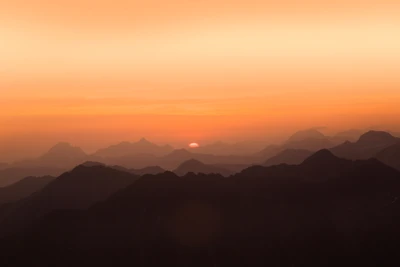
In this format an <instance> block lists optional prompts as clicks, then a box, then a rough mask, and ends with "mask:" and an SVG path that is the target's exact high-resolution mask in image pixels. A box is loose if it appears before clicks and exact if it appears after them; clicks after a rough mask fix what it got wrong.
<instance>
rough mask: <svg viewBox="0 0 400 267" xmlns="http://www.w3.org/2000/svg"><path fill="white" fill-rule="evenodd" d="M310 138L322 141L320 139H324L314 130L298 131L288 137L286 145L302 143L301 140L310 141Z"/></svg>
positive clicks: (322, 135) (323, 136)
mask: <svg viewBox="0 0 400 267" xmlns="http://www.w3.org/2000/svg"><path fill="white" fill-rule="evenodd" d="M310 138H315V139H322V138H325V135H324V134H322V133H321V132H319V131H318V130H316V129H308V130H302V131H298V132H296V133H294V134H293V135H292V136H290V137H289V139H288V140H287V142H288V143H290V142H297V141H302V140H305V139H310Z"/></svg>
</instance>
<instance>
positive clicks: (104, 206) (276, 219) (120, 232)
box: [2, 150, 400, 266]
mask: <svg viewBox="0 0 400 267" xmlns="http://www.w3.org/2000/svg"><path fill="white" fill-rule="evenodd" d="M399 197H400V172H398V171H396V170H394V169H393V168H390V167H388V166H386V165H384V164H382V163H381V162H379V161H377V160H361V161H351V160H344V159H340V158H337V157H336V156H334V155H333V154H332V153H330V152H329V151H328V150H322V151H318V152H316V153H314V154H313V155H312V156H310V157H309V158H308V159H306V160H305V161H304V162H303V163H302V164H300V165H279V166H272V167H262V166H253V167H250V168H248V169H246V170H244V171H242V172H241V173H239V174H237V175H235V176H232V177H230V178H224V177H221V176H219V175H194V174H190V175H186V176H185V177H178V176H177V175H175V174H173V173H171V172H165V173H162V174H159V175H145V176H143V177H141V178H139V179H138V180H137V181H136V182H135V183H132V184H131V185H129V186H127V187H126V188H124V189H121V190H120V191H118V192H116V193H115V194H113V195H112V196H111V197H110V198H108V199H107V200H105V201H102V202H99V203H97V204H96V205H94V206H92V207H91V208H90V209H89V210H87V211H82V212H80V213H77V212H70V211H68V212H66V211H65V212H57V213H53V214H49V216H48V217H46V218H44V219H43V220H42V221H41V222H40V223H39V224H37V225H35V226H34V227H33V228H32V229H29V231H27V232H24V233H23V234H22V235H21V236H19V237H17V236H14V237H12V238H10V239H7V240H5V241H4V242H5V243H4V246H3V247H2V254H3V255H25V256H27V255H28V256H29V257H3V258H4V259H6V260H20V261H23V260H24V259H25V258H27V260H29V261H32V259H34V260H41V262H42V263H43V262H49V263H51V262H54V260H60V259H62V260H61V261H63V260H64V259H65V260H66V261H67V264H66V265H70V264H71V263H73V262H77V263H78V264H81V265H85V264H87V263H91V264H101V263H102V264H105V263H109V264H112V263H113V262H114V263H115V262H116V261H118V262H122V263H124V265H128V264H129V265H136V266H158V265H166V264H172V265H174V266H213V265H214V266H215V265H217V266H234V265H238V264H239V265H242V263H243V264H244V265H249V264H250V265H252V264H258V265H262V266H339V265H340V264H343V262H346V264H351V265H352V266H357V265H358V266H360V265H363V266H386V265H389V263H390V265H391V266H396V265H398V264H399V259H398V239H399V238H400V231H399V228H398V225H399V223H400V204H399V201H398V199H399ZM3 248H4V249H3ZM40 251H46V252H47V253H46V256H43V253H39V252H40ZM9 253H10V254H9ZM327 259H329V262H327Z"/></svg>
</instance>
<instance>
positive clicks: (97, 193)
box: [0, 165, 137, 233]
mask: <svg viewBox="0 0 400 267" xmlns="http://www.w3.org/2000/svg"><path fill="white" fill-rule="evenodd" d="M135 179H137V176H135V175H132V174H130V173H127V172H122V171H118V170H115V169H112V168H109V167H105V166H94V167H85V166H82V165H80V166H78V167H76V168H74V169H73V170H72V171H70V172H66V173H64V174H62V175H61V176H59V177H58V178H56V179H55V180H54V181H52V182H51V183H49V184H48V185H47V186H45V187H44V188H43V189H42V190H41V191H39V192H37V193H36V194H33V195H32V196H30V197H28V198H26V199H23V200H21V201H19V202H17V203H16V204H15V205H14V206H13V207H12V209H11V210H10V211H9V212H8V215H7V217H6V218H5V219H4V220H3V221H1V222H0V233H4V232H5V231H13V230H17V229H19V228H21V227H25V226H26V225H29V224H31V223H33V222H34V221H35V220H37V219H38V218H40V217H41V216H43V215H45V214H47V213H49V212H51V211H53V210H59V209H61V210H62V209H87V208H88V207H90V206H91V205H93V204H94V203H96V202H98V201H102V200H105V199H106V198H107V197H109V196H110V195H111V194H113V193H115V192H116V191H117V190H119V189H121V188H124V187H126V186H127V185H129V184H131V183H133V182H134V181H135Z"/></svg>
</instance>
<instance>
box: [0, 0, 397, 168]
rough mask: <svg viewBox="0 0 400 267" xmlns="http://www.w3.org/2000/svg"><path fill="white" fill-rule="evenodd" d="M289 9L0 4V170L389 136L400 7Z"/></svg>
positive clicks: (291, 5)
mask: <svg viewBox="0 0 400 267" xmlns="http://www.w3.org/2000/svg"><path fill="white" fill-rule="evenodd" d="M299 2H300V1H294V0H284V1H268V0H263V1H254V0H246V1H237V0H229V1H228V0H212V1H211V0H202V1H183V0H169V1H160V0H146V1H143V0H141V1H136V0H133V1H132V0H130V1H128V0H113V1H101V0H96V1H94V0H79V1H78V0H58V1H53V0H13V1H2V0H0V107H1V112H0V161H1V160H8V161H9V160H14V159H17V158H21V157H22V156H28V155H36V154H38V153H40V152H43V151H44V150H46V149H47V148H48V147H49V146H51V145H52V144H53V143H55V142H57V141H69V142H71V143H73V144H76V145H79V146H82V147H83V148H84V149H86V150H88V151H92V150H94V149H96V148H98V147H99V146H103V145H108V144H111V143H113V142H117V141H122V140H136V139H139V138H140V137H142V136H145V137H147V138H148V139H150V140H154V141H156V142H160V143H167V142H169V143H173V144H186V143H190V142H195V141H196V142H200V143H205V142H210V141H212V140H225V141H239V140H245V139H257V140H271V141H278V140H281V139H283V138H285V137H286V135H287V134H289V133H291V132H292V131H295V130H298V129H303V128H308V127H314V126H327V127H328V129H330V130H332V131H334V130H341V129H346V128H360V127H369V126H371V125H382V126H384V127H388V128H393V129H394V128H396V129H398V128H397V126H398V124H399V122H398V121H399V120H398V118H399V117H400V105H399V103H400V77H399V73H400V49H399V47H400V16H399V15H398V14H400V2H399V1H382V0H381V1H378V0H364V1H354V0H347V1H344V0H339V1H334V3H326V1H317V0H305V1H301V3H299ZM331 2H333V1H331Z"/></svg>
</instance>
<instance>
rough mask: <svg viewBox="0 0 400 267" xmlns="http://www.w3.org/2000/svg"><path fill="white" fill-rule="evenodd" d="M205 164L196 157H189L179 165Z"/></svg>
mask: <svg viewBox="0 0 400 267" xmlns="http://www.w3.org/2000/svg"><path fill="white" fill-rule="evenodd" d="M192 166H205V164H204V163H203V162H201V161H199V160H196V159H189V160H187V161H185V162H183V163H182V164H181V165H180V166H179V167H192Z"/></svg>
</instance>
